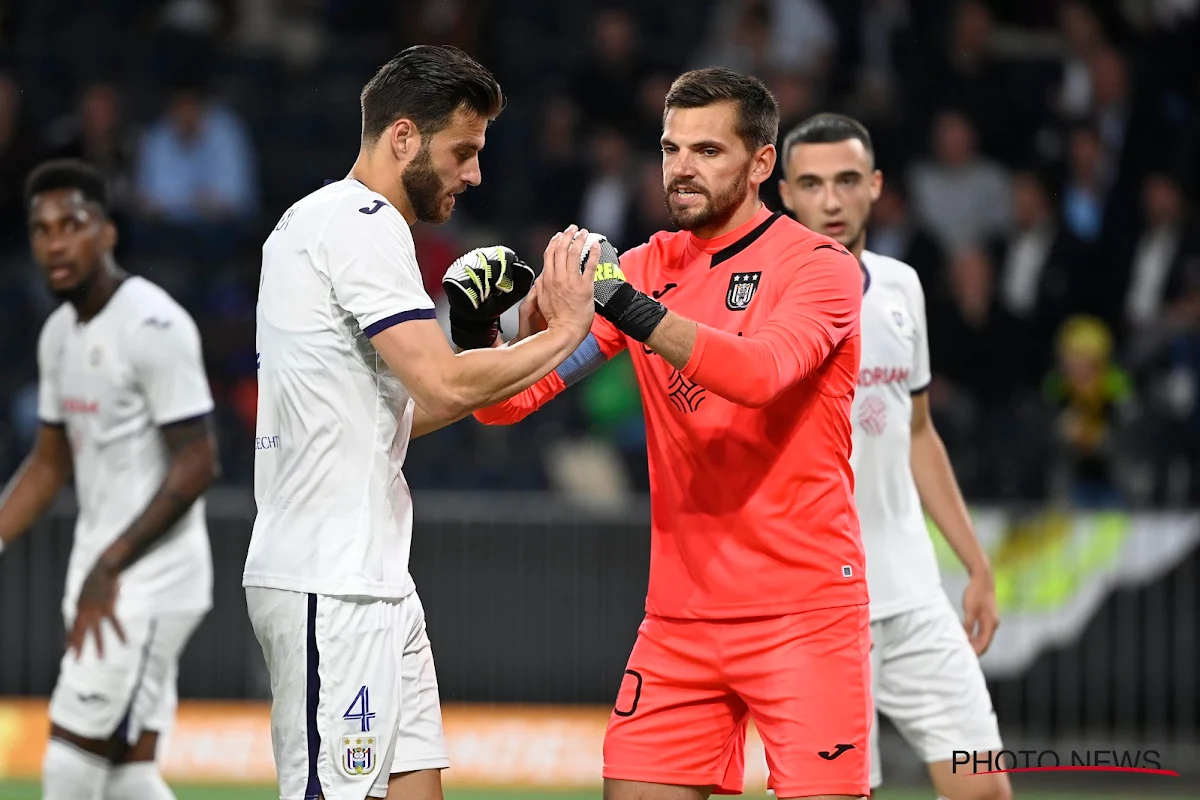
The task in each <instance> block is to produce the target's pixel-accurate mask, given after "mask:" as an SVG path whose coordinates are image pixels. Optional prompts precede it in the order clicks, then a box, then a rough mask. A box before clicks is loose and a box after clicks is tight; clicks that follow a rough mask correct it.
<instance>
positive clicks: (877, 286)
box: [850, 251, 944, 620]
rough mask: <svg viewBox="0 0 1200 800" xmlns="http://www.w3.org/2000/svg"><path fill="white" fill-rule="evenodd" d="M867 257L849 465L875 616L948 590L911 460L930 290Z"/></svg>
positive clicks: (908, 273)
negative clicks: (914, 400)
mask: <svg viewBox="0 0 1200 800" xmlns="http://www.w3.org/2000/svg"><path fill="white" fill-rule="evenodd" d="M862 263H863V268H864V269H865V270H866V278H865V281H864V285H865V288H864V290H863V303H862V316H861V326H862V363H861V367H860V370H859V373H858V389H857V391H856V392H855V394H854V407H853V410H852V412H851V413H852V417H853V421H854V449H853V451H852V453H851V459H850V464H851V466H852V468H853V469H854V499H855V503H856V505H857V506H858V517H859V524H860V526H861V528H862V538H863V547H864V548H865V550H866V556H867V586H868V588H869V590H870V593H871V619H872V620H875V619H883V618H885V617H889V616H893V615H895V614H901V613H903V612H905V611H910V610H912V609H914V608H920V607H922V606H925V605H928V604H929V603H932V602H937V601H939V600H940V599H941V598H943V597H944V594H943V592H942V583H941V575H940V574H939V572H938V567H937V558H936V556H935V555H934V551H933V542H932V541H931V540H930V538H929V531H928V529H927V528H926V527H925V514H924V512H923V510H922V508H921V499H920V497H919V496H918V494H917V487H916V484H915V483H914V482H913V475H912V466H911V462H910V460H909V456H910V452H911V449H912V396H913V394H915V393H918V392H921V391H924V390H925V389H926V388H927V387H928V386H929V381H930V368H929V338H928V335H927V331H926V325H925V294H924V292H923V291H922V290H921V281H920V279H919V278H918V277H917V273H916V271H915V270H913V268H912V267H910V266H908V265H907V264H905V263H903V262H901V261H897V260H896V259H894V258H888V257H887V256H881V255H878V254H876V253H872V252H870V251H864V252H863V254H862Z"/></svg>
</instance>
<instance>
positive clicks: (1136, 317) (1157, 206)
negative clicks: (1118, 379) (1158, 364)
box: [1109, 173, 1200, 360]
mask: <svg viewBox="0 0 1200 800" xmlns="http://www.w3.org/2000/svg"><path fill="white" fill-rule="evenodd" d="M1141 201H1142V215H1141V216H1142V219H1143V225H1142V229H1141V232H1140V235H1139V236H1138V237H1137V239H1136V240H1134V241H1133V242H1131V243H1130V245H1131V246H1130V248H1128V249H1125V250H1123V251H1120V252H1118V253H1117V254H1116V255H1117V258H1116V259H1115V261H1114V263H1113V264H1112V267H1111V271H1110V273H1109V280H1110V281H1111V283H1110V286H1111V295H1110V314H1111V316H1112V318H1113V319H1114V320H1116V321H1117V325H1118V328H1119V330H1120V331H1121V333H1122V334H1124V335H1126V336H1127V335H1130V334H1134V335H1136V334H1139V333H1141V334H1150V335H1151V336H1153V337H1154V338H1158V337H1157V336H1155V335H1154V334H1155V332H1162V333H1166V334H1167V335H1170V333H1171V332H1172V331H1177V330H1178V329H1179V328H1181V327H1186V326H1191V325H1195V324H1197V323H1198V322H1200V314H1198V311H1200V309H1197V301H1198V298H1200V237H1198V235H1197V234H1198V232H1197V229H1196V227H1195V225H1194V223H1192V221H1191V220H1189V218H1188V214H1187V207H1186V204H1185V198H1184V196H1183V192H1182V190H1181V189H1180V187H1179V184H1178V183H1177V182H1176V181H1175V179H1174V178H1172V177H1171V176H1170V175H1167V174H1164V173H1156V174H1151V175H1149V176H1147V178H1146V180H1145V181H1144V183H1143V185H1142V191H1141ZM1145 346H1146V345H1145V343H1143V344H1142V347H1143V348H1144V347H1145ZM1144 357H1145V354H1143V355H1142V356H1141V357H1139V360H1141V358H1144Z"/></svg>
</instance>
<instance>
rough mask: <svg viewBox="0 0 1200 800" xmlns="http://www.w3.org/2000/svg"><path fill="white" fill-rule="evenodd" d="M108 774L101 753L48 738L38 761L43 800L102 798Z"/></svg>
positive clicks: (94, 799)
mask: <svg viewBox="0 0 1200 800" xmlns="http://www.w3.org/2000/svg"><path fill="white" fill-rule="evenodd" d="M108 774H109V763H108V761H107V760H106V759H105V758H103V757H102V756H100V755H97V754H96V753H91V752H88V751H86V750H82V749H80V748H79V747H77V746H76V745H75V744H73V743H70V742H67V741H64V740H62V739H59V738H51V739H50V742H49V744H47V745H46V756H45V758H44V759H43V760H42V797H43V800H103V798H104V786H105V783H106V782H107V781H108Z"/></svg>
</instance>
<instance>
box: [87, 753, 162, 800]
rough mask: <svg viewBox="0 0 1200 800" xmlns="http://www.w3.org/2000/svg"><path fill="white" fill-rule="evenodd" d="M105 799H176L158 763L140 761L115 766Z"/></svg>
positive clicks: (109, 779)
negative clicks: (160, 771) (159, 769)
mask: <svg viewBox="0 0 1200 800" xmlns="http://www.w3.org/2000/svg"><path fill="white" fill-rule="evenodd" d="M104 800H175V794H174V793H173V792H172V791H171V788H170V787H169V786H167V782H166V781H165V780H163V776H162V775H161V774H160V773H159V771H158V765H157V764H155V763H154V762H152V761H139V762H137V763H133V764H121V765H119V766H116V767H113V770H112V773H111V774H110V775H109V778H108V786H107V787H105V790H104Z"/></svg>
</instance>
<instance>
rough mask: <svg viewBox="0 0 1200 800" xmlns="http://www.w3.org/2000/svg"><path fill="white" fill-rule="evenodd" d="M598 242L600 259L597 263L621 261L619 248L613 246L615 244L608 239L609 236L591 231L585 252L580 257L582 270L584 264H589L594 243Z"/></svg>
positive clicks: (616, 262)
mask: <svg viewBox="0 0 1200 800" xmlns="http://www.w3.org/2000/svg"><path fill="white" fill-rule="evenodd" d="M577 235H578V234H577ZM597 242H599V243H600V261H599V262H597V263H599V264H619V263H620V258H619V257H618V253H617V248H615V247H613V244H612V242H610V241H609V240H608V237H607V236H605V235H604V234H603V233H592V232H589V233H588V235H587V240H586V241H585V242H584V247H583V253H582V254H581V255H580V257H579V270H580V272H582V271H583V268H584V266H585V265H586V264H587V258H588V253H589V252H590V251H591V249H592V245H593V244H596V243H597Z"/></svg>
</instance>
